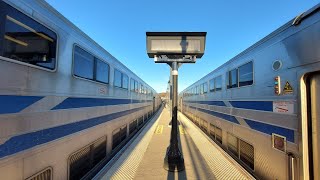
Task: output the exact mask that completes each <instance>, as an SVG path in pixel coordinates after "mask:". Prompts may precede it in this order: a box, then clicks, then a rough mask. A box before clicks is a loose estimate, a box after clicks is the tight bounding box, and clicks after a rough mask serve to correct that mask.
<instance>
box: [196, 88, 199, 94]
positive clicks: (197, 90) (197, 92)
mask: <svg viewBox="0 0 320 180" xmlns="http://www.w3.org/2000/svg"><path fill="white" fill-rule="evenodd" d="M198 94H199V86H196V95H198Z"/></svg>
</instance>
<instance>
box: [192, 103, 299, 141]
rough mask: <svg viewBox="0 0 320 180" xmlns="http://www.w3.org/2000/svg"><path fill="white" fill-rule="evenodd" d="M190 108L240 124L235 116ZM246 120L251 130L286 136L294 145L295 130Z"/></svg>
mask: <svg viewBox="0 0 320 180" xmlns="http://www.w3.org/2000/svg"><path fill="white" fill-rule="evenodd" d="M190 108H192V109H198V111H202V112H204V113H207V114H211V115H213V116H216V117H219V118H222V119H225V120H228V121H230V122H233V123H237V124H240V123H239V122H238V120H237V119H236V118H235V117H234V116H231V115H226V114H222V113H217V112H214V111H210V110H205V109H200V108H195V107H192V106H190ZM231 117H232V118H231ZM244 120H245V121H246V123H247V124H248V125H249V126H250V128H252V129H254V130H257V131H260V132H263V133H265V134H269V135H272V133H276V134H279V135H282V136H285V137H286V138H287V140H288V141H290V142H293V143H294V130H291V129H287V128H283V127H279V126H274V125H270V124H265V123H262V122H257V121H253V120H249V119H244Z"/></svg>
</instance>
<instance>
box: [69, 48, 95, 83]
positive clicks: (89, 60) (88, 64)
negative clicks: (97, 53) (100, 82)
mask: <svg viewBox="0 0 320 180" xmlns="http://www.w3.org/2000/svg"><path fill="white" fill-rule="evenodd" d="M73 58H74V60H73V61H74V62H73V73H74V75H75V76H78V77H82V78H86V79H91V80H93V70H94V56H93V55H91V54H90V53H88V52H86V51H85V50H83V49H81V48H80V47H78V46H75V47H74V57H73Z"/></svg>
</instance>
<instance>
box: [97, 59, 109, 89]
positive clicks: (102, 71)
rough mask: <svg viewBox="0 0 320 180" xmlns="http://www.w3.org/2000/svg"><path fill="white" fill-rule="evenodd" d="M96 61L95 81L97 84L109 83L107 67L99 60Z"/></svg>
mask: <svg viewBox="0 0 320 180" xmlns="http://www.w3.org/2000/svg"><path fill="white" fill-rule="evenodd" d="M95 60H96V73H95V75H96V77H95V79H96V80H97V81H99V82H103V83H109V65H108V64H107V63H105V62H103V61H101V60H100V59H97V58H96V59H95Z"/></svg>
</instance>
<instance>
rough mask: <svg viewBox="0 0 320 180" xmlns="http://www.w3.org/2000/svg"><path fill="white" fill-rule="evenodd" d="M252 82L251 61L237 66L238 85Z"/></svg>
mask: <svg viewBox="0 0 320 180" xmlns="http://www.w3.org/2000/svg"><path fill="white" fill-rule="evenodd" d="M252 84H253V63H252V61H251V62H249V63H247V64H244V65H242V66H240V67H239V87H241V86H248V85H252Z"/></svg>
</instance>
